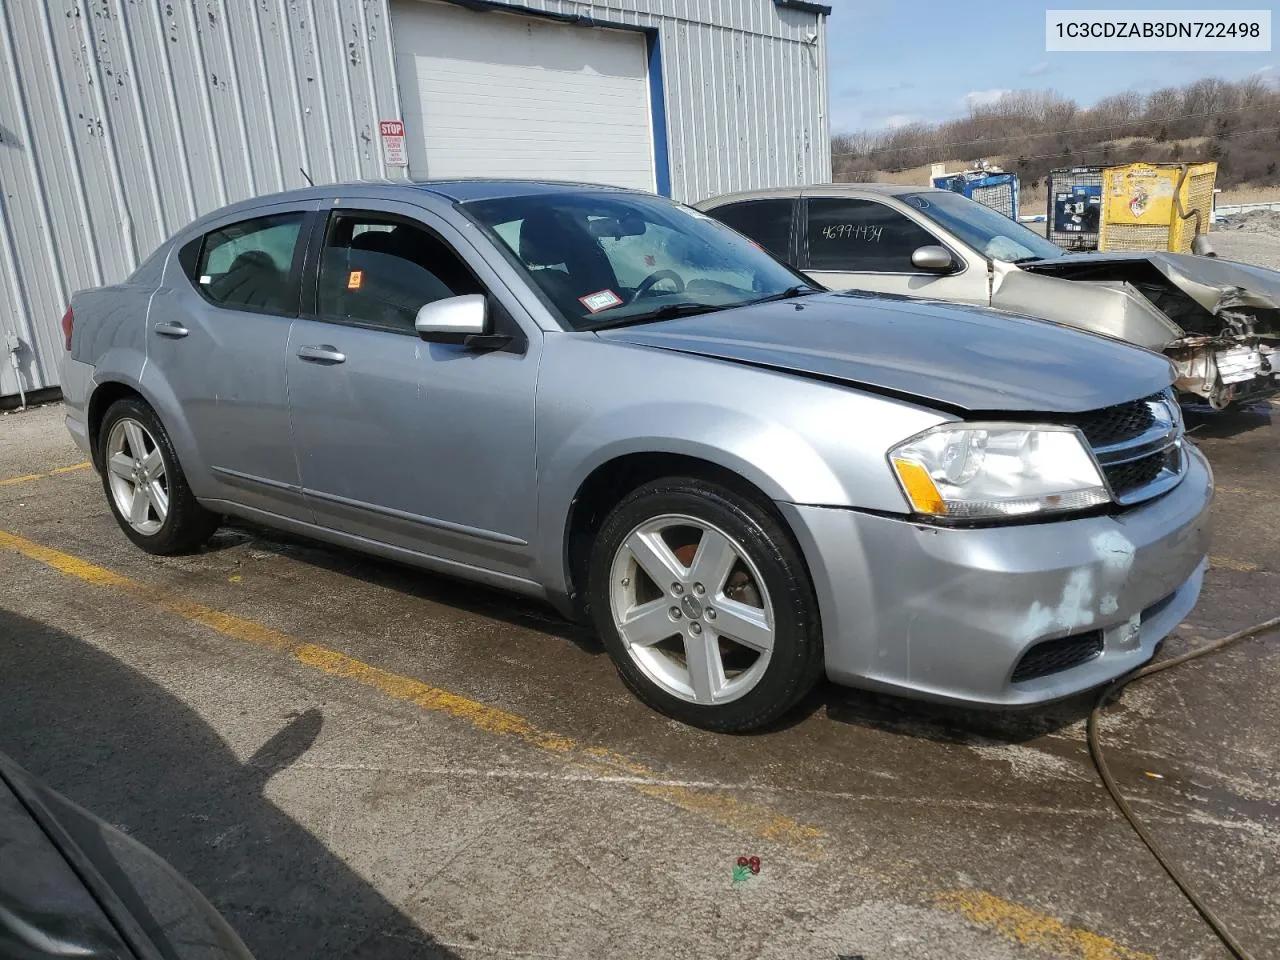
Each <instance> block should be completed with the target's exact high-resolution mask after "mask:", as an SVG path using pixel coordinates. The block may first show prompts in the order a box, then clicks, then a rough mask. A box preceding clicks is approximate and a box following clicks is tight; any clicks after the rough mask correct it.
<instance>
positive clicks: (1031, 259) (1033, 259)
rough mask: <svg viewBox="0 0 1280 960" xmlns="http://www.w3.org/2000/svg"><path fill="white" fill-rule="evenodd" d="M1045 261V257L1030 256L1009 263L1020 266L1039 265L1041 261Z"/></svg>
mask: <svg viewBox="0 0 1280 960" xmlns="http://www.w3.org/2000/svg"><path fill="white" fill-rule="evenodd" d="M1043 259H1044V257H1037V256H1030V257H1019V258H1018V259H1017V260H1010V261H1009V262H1010V263H1013V264H1018V263H1039V262H1040V261H1041V260H1043Z"/></svg>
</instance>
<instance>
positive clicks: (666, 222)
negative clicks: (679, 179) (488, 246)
mask: <svg viewBox="0 0 1280 960" xmlns="http://www.w3.org/2000/svg"><path fill="white" fill-rule="evenodd" d="M459 209H460V210H462V211H463V212H464V213H465V214H467V215H468V216H469V217H471V218H472V219H473V220H474V221H475V222H477V223H478V224H479V225H480V226H482V227H484V228H485V229H487V230H488V231H490V232H491V236H492V238H493V240H494V242H495V243H497V244H498V245H499V246H500V248H501V249H503V250H504V251H505V252H506V254H507V256H508V258H509V259H510V260H511V261H512V263H513V264H514V265H515V266H517V267H518V268H519V269H520V270H521V271H522V272H523V273H524V274H525V276H526V277H527V278H528V280H529V281H530V284H531V286H532V287H533V288H534V289H535V290H537V291H538V292H539V293H541V295H542V297H543V300H544V302H546V303H547V304H548V306H550V307H551V308H552V309H553V310H554V311H555V312H556V313H558V314H559V315H560V317H561V319H562V320H563V321H564V322H565V323H566V324H567V325H568V326H569V327H571V328H573V329H578V330H588V329H591V328H593V327H597V326H601V325H605V324H607V325H616V324H618V323H629V322H647V321H648V320H650V319H661V318H664V317H669V316H676V315H679V314H680V313H681V312H686V313H693V312H710V311H712V310H719V309H724V308H727V307H732V306H739V305H741V304H744V303H748V302H751V301H755V300H761V299H766V298H769V297H774V296H780V295H783V294H785V293H786V292H787V291H790V290H794V289H796V288H803V289H804V290H805V291H808V290H810V289H811V288H812V285H811V284H806V282H805V278H804V277H803V276H801V275H799V274H797V273H795V272H794V271H792V270H790V269H789V268H787V267H785V266H783V265H782V264H780V263H778V262H777V261H776V260H774V259H773V258H772V257H770V256H769V255H768V254H767V253H765V252H764V251H763V250H761V249H760V248H759V247H758V246H757V245H756V244H755V243H753V242H752V241H750V240H748V239H746V238H745V237H743V236H741V235H739V234H737V233H735V232H734V231H733V230H732V229H730V228H728V227H726V226H725V225H724V224H722V223H720V222H719V221H718V220H715V219H713V218H711V217H709V216H707V215H706V214H704V213H700V212H698V211H696V210H693V209H692V208H690V207H685V206H681V205H680V204H676V203H672V202H671V201H670V200H666V199H663V198H661V197H652V196H646V195H642V194H630V193H614V192H605V191H597V190H591V191H571V192H565V193H557V194H536V195H527V196H516V197H502V198H498V199H492V200H476V201H471V202H469V203H464V204H461V205H460V206H459Z"/></svg>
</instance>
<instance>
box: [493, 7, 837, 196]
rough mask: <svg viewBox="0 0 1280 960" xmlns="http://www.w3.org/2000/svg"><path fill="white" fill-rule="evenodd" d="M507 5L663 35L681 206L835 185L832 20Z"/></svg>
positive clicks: (674, 181) (781, 10)
mask: <svg viewBox="0 0 1280 960" xmlns="http://www.w3.org/2000/svg"><path fill="white" fill-rule="evenodd" d="M498 3H505V4H506V5H508V6H511V7H514V8H517V9H524V10H537V11H542V12H545V13H551V14H557V15H563V16H576V17H583V18H586V19H588V20H594V21H596V22H601V23H622V24H631V25H635V26H641V27H646V28H650V29H656V30H657V31H658V36H659V44H660V50H661V56H662V73H663V85H664V87H665V91H666V114H667V136H668V140H669V152H670V163H671V194H672V196H674V197H675V198H676V199H677V200H685V201H689V202H693V201H697V200H702V199H705V198H707V197H711V196H715V195H717V194H721V193H730V192H732V191H736V190H751V189H756V188H759V187H770V186H787V185H791V184H800V183H823V182H827V181H829V180H830V179H831V137H830V132H829V130H828V125H827V62H826V56H827V53H826V51H827V42H826V17H825V16H821V15H819V14H817V13H813V12H809V11H806V10H802V9H795V8H792V7H788V6H784V5H780V4H777V3H775V2H774V0H597V2H593V3H587V2H579V0H498ZM495 5H496V4H495Z"/></svg>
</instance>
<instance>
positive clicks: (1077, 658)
mask: <svg viewBox="0 0 1280 960" xmlns="http://www.w3.org/2000/svg"><path fill="white" fill-rule="evenodd" d="M1101 653H1102V631H1101V630H1092V631H1090V632H1089V633H1078V634H1076V635H1075V636H1071V637H1059V638H1058V639H1057V640H1042V641H1041V642H1040V643H1037V644H1035V645H1034V646H1032V647H1029V648H1027V652H1026V653H1024V654H1023V655H1022V659H1021V660H1019V661H1018V665H1017V666H1016V667H1014V668H1013V682H1014V683H1022V682H1023V681H1024V680H1035V679H1036V678H1037V677H1047V676H1049V674H1051V673H1060V672H1061V671H1063V670H1070V669H1071V668H1072V667H1078V666H1080V664H1082V663H1088V662H1089V661H1090V660H1093V659H1094V658H1095V657H1098V656H1100V655H1101Z"/></svg>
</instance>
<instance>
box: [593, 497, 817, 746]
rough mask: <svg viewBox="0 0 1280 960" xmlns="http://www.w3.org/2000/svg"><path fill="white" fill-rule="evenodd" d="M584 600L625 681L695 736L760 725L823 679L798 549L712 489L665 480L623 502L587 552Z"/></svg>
mask: <svg viewBox="0 0 1280 960" xmlns="http://www.w3.org/2000/svg"><path fill="white" fill-rule="evenodd" d="M664 547H665V548H666V549H665V551H664V549H663V548H664ZM655 573H656V574H657V576H655ZM659 577H661V579H663V581H664V582H662V583H659V582H658V580H659ZM703 581H706V582H705V583H704V582H703ZM587 591H588V600H589V603H590V609H591V616H592V619H593V621H594V623H595V627H596V630H597V631H598V632H599V634H600V636H601V638H602V639H603V641H604V645H605V648H606V649H607V650H608V651H609V656H610V657H611V658H612V659H613V662H614V665H615V666H616V667H617V669H618V674H619V675H620V676H621V677H622V680H623V682H624V683H625V684H626V685H627V686H628V687H630V688H631V690H632V691H633V692H634V693H635V694H636V696H637V697H639V698H640V699H641V700H643V701H644V702H645V703H647V704H648V705H649V706H651V707H653V708H655V709H656V710H659V711H661V712H663V713H665V714H667V715H668V716H671V717H674V718H675V719H677V720H680V721H682V722H684V723H688V724H690V725H692V726H696V727H702V728H704V729H707V730H715V731H719V732H724V733H730V732H744V731H748V730H753V729H756V728H759V727H762V726H766V725H767V724H770V723H772V722H773V721H775V720H777V719H778V718H779V717H781V716H782V715H783V714H785V713H786V712H787V711H788V710H790V709H791V708H792V707H794V706H795V705H796V703H797V702H799V701H800V699H801V698H803V697H804V695H805V694H806V693H808V692H809V690H811V689H812V687H813V685H814V683H815V682H816V681H817V679H818V677H819V676H820V675H821V673H822V667H823V657H822V629H821V623H820V619H819V616H818V604H817V600H816V598H815V596H814V592H813V585H812V583H811V581H810V579H809V574H808V571H807V570H806V568H805V565H804V561H803V559H802V558H801V555H800V551H799V549H798V548H797V547H796V545H795V543H794V541H793V540H792V538H791V536H790V534H789V533H788V531H787V530H786V529H785V528H784V527H783V525H782V524H781V522H780V521H779V520H778V519H776V518H775V517H774V516H773V514H771V513H770V512H769V511H767V510H766V509H764V508H763V506H761V505H760V504H759V503H757V502H756V501H754V500H752V499H750V498H748V497H745V496H742V495H741V494H739V493H737V492H735V491H733V490H730V489H728V488H726V487H724V486H721V485H719V484H716V483H711V482H708V481H704V480H699V479H695V478H692V477H667V478H663V479H661V480H656V481H653V482H652V483H647V484H645V485H644V486H642V487H639V488H638V489H636V490H634V491H633V492H632V493H630V494H629V495H628V496H627V497H626V498H624V499H623V500H622V501H621V502H620V503H619V504H618V505H617V506H616V507H614V509H613V510H612V512H610V514H609V515H608V517H606V518H605V521H604V523H603V524H602V525H601V527H600V530H599V533H598V534H597V536H596V539H595V542H594V544H593V545H592V549H591V558H590V561H589V567H588V575H587ZM667 631H669V633H667ZM717 663H718V667H717ZM698 664H701V666H697V667H696V669H695V666H696V665H698Z"/></svg>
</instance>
